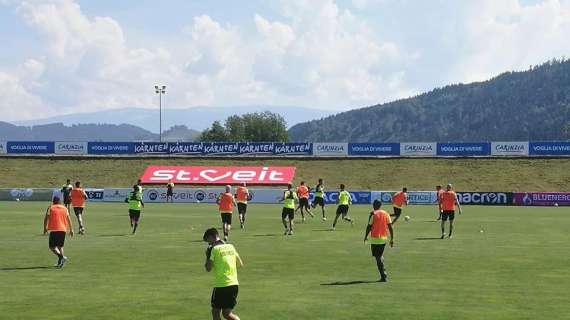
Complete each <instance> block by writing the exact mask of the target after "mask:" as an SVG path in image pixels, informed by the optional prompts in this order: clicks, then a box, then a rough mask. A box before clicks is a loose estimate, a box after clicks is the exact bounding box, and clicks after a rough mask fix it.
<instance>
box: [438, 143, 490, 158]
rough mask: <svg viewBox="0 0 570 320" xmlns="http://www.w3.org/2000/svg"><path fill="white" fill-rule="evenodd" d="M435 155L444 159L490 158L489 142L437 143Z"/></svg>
mask: <svg viewBox="0 0 570 320" xmlns="http://www.w3.org/2000/svg"><path fill="white" fill-rule="evenodd" d="M437 155H438V156H444V157H471V156H490V155H491V143H489V142H465V143H454V142H449V143H438V144H437Z"/></svg>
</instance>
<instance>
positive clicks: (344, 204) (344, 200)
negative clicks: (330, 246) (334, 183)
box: [332, 184, 354, 230]
mask: <svg viewBox="0 0 570 320" xmlns="http://www.w3.org/2000/svg"><path fill="white" fill-rule="evenodd" d="M344 189H345V186H344V184H341V185H340V191H339V193H338V199H337V201H336V202H337V204H338V207H337V208H336V217H335V218H334V222H333V226H332V229H333V230H335V228H336V222H337V221H338V218H339V217H340V216H341V215H342V220H344V221H348V222H350V225H354V221H353V220H352V219H351V218H350V217H349V216H348V208H349V205H351V204H352V197H351V196H350V193H349V192H348V191H346V190H344Z"/></svg>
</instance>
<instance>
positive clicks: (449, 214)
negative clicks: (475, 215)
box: [441, 183, 462, 239]
mask: <svg viewBox="0 0 570 320" xmlns="http://www.w3.org/2000/svg"><path fill="white" fill-rule="evenodd" d="M456 204H457V208H458V209H459V214H461V213H462V212H461V205H460V204H459V200H457V195H456V194H455V191H453V186H452V185H451V183H450V184H448V185H447V187H446V190H445V191H444V192H443V193H442V194H441V208H442V210H443V212H442V214H441V239H443V238H445V221H447V220H449V239H451V238H452V233H453V220H455V205H456Z"/></svg>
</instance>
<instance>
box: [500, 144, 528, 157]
mask: <svg viewBox="0 0 570 320" xmlns="http://www.w3.org/2000/svg"><path fill="white" fill-rule="evenodd" d="M528 150H529V143H528V141H521V142H491V155H492V156H528Z"/></svg>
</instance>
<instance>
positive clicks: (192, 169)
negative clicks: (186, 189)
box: [141, 166, 295, 185]
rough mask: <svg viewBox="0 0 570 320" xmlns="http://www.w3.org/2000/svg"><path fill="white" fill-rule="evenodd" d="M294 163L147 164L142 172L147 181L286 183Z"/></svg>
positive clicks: (178, 182)
mask: <svg viewBox="0 0 570 320" xmlns="http://www.w3.org/2000/svg"><path fill="white" fill-rule="evenodd" d="M294 176H295V167H212V166H148V167H147V168H146V170H145V172H144V173H143V175H142V176H141V180H142V183H144V184H160V183H167V182H168V181H169V180H172V182H174V183H175V184H201V185H216V184H218V185H219V184H223V185H225V184H230V185H235V184H239V183H241V182H247V183H248V184H250V185H284V184H288V183H290V182H291V181H292V180H293V177H294Z"/></svg>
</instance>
